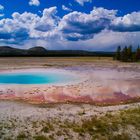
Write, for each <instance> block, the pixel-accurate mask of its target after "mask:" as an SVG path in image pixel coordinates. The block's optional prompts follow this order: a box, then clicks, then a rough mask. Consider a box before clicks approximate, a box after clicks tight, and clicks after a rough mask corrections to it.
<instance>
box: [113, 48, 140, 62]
mask: <svg viewBox="0 0 140 140" xmlns="http://www.w3.org/2000/svg"><path fill="white" fill-rule="evenodd" d="M114 59H115V60H119V61H122V62H136V61H140V47H139V46H138V47H137V49H136V50H135V51H133V47H132V46H125V47H124V48H121V46H118V47H117V50H116V53H115V57H114Z"/></svg>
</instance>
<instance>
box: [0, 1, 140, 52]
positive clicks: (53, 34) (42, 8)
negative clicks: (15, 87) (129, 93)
mask: <svg viewBox="0 0 140 140" xmlns="http://www.w3.org/2000/svg"><path fill="white" fill-rule="evenodd" d="M139 44H140V0H22V1H19V0H0V46H3V45H4V46H5V45H6V46H12V47H17V48H21V49H24V48H25V49H26V48H30V47H34V46H43V47H45V48H47V49H53V50H61V49H67V50H71V49H73V50H91V51H114V50H115V49H116V47H117V46H118V45H121V46H125V45H133V46H134V47H135V48H137V46H138V45H139Z"/></svg>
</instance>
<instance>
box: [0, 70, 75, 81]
mask: <svg viewBox="0 0 140 140" xmlns="http://www.w3.org/2000/svg"><path fill="white" fill-rule="evenodd" d="M76 79H77V78H76V77H75V75H72V74H66V73H54V72H46V73H39V72H38V73H3V74H0V84H59V83H64V84H65V83H69V82H73V81H76Z"/></svg>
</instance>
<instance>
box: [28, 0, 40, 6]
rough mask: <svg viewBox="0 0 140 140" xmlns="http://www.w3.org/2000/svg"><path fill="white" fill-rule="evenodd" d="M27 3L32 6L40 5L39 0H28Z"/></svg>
mask: <svg viewBox="0 0 140 140" xmlns="http://www.w3.org/2000/svg"><path fill="white" fill-rule="evenodd" d="M29 5H31V6H32V5H33V6H39V5H40V1H39V0H30V1H29Z"/></svg>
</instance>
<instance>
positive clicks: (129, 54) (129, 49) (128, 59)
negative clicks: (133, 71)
mask: <svg viewBox="0 0 140 140" xmlns="http://www.w3.org/2000/svg"><path fill="white" fill-rule="evenodd" d="M127 61H132V46H131V45H130V46H129V47H128V48H127Z"/></svg>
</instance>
